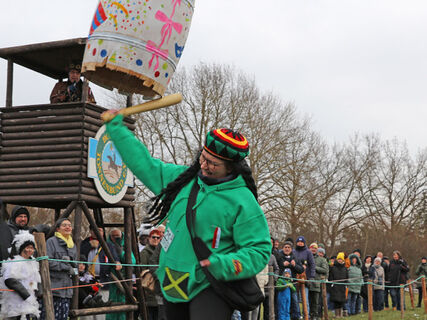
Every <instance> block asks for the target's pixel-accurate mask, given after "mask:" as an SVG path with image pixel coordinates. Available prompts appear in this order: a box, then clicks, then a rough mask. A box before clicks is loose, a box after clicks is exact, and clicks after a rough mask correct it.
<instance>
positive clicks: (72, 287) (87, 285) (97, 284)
mask: <svg viewBox="0 0 427 320" xmlns="http://www.w3.org/2000/svg"><path fill="white" fill-rule="evenodd" d="M135 280H136V279H135V278H131V279H124V280H117V281H107V282H95V283H88V284H82V285H77V286H69V287H60V288H52V289H51V291H56V290H65V289H74V288H83V287H92V286H98V287H103V286H104V285H107V284H113V283H117V282H129V281H135ZM0 291H9V292H11V291H14V290H12V289H0Z"/></svg>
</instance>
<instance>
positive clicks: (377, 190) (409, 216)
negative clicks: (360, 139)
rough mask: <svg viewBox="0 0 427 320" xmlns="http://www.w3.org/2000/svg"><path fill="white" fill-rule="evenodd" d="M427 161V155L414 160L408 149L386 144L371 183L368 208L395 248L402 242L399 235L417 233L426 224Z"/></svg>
mask: <svg viewBox="0 0 427 320" xmlns="http://www.w3.org/2000/svg"><path fill="white" fill-rule="evenodd" d="M426 161H427V156H426V153H420V154H418V155H417V156H416V159H415V160H413V159H411V157H410V155H409V152H408V150H407V148H406V145H405V144H402V143H399V142H398V141H397V140H392V141H386V142H385V143H383V144H382V146H381V156H380V158H379V160H378V164H377V167H376V170H375V171H374V175H373V176H372V178H371V179H370V180H369V184H370V192H369V195H368V197H367V198H366V203H367V206H366V208H367V210H369V211H370V213H371V216H372V219H373V221H374V222H375V223H378V224H379V225H380V226H381V228H383V229H384V230H385V231H387V233H388V234H389V235H390V243H391V246H396V245H397V243H398V242H399V241H400V239H399V237H396V235H398V234H400V233H402V232H405V233H411V232H414V231H416V230H417V226H419V225H420V224H421V223H422V222H423V213H424V212H423V211H422V210H421V209H422V208H424V207H425V192H426V183H427V175H426ZM402 227H403V229H402Z"/></svg>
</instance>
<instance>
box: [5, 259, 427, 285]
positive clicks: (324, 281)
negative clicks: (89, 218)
mask: <svg viewBox="0 0 427 320" xmlns="http://www.w3.org/2000/svg"><path fill="white" fill-rule="evenodd" d="M34 260H35V261H42V260H48V261H59V262H66V263H70V262H73V263H76V264H95V265H109V266H117V263H111V262H89V261H78V260H64V259H53V258H49V257H48V256H41V257H36V258H34V259H22V260H3V261H0V264H2V263H11V262H25V261H34ZM121 266H123V267H146V268H150V267H155V268H156V267H158V266H159V265H156V264H126V263H121ZM262 275H268V276H270V275H273V276H274V277H276V278H283V279H288V280H291V281H296V282H303V283H306V282H307V283H326V284H333V285H345V286H348V285H365V284H372V285H378V284H376V283H373V282H372V281H368V282H364V281H362V282H345V281H349V280H355V279H363V278H362V277H357V278H347V279H339V280H335V281H328V280H315V279H297V278H287V277H284V276H279V275H277V274H275V273H270V272H269V273H264V274H262ZM425 277H426V276H424V275H422V276H420V277H418V278H416V279H415V280H412V281H410V282H409V283H406V284H401V285H398V286H390V285H384V288H406V287H409V286H410V285H412V284H413V283H416V282H418V281H419V280H420V279H422V278H425ZM131 280H133V279H125V280H119V281H111V282H105V283H102V284H101V285H103V284H111V283H116V282H122V281H123V282H125V281H131ZM92 285H94V284H90V286H92ZM82 286H89V285H82ZM78 287H80V286H72V287H64V288H55V289H52V290H62V289H69V288H78ZM274 287H277V286H274ZM0 291H13V290H9V289H0Z"/></svg>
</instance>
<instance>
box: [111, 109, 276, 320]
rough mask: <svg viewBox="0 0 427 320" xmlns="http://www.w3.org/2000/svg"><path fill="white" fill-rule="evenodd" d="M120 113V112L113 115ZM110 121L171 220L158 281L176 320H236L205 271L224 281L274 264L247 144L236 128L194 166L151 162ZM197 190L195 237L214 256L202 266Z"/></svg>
mask: <svg viewBox="0 0 427 320" xmlns="http://www.w3.org/2000/svg"><path fill="white" fill-rule="evenodd" d="M107 112H109V113H113V114H115V113H117V111H112V110H110V111H107ZM122 120H123V116H122V115H116V117H115V118H114V119H113V120H112V121H110V122H109V123H107V133H108V134H109V136H110V137H111V139H112V140H113V142H114V144H115V146H116V148H117V149H118V151H119V152H120V154H121V156H122V158H123V160H124V162H125V163H126V164H127V165H128V167H129V168H130V169H131V170H132V172H133V173H134V174H135V175H136V176H137V177H138V178H139V179H140V180H141V182H142V183H144V184H145V185H146V186H147V187H148V188H149V189H150V190H151V191H152V192H153V193H154V194H156V197H155V198H154V205H153V207H152V208H151V210H150V214H151V218H152V220H153V221H157V222H159V221H163V220H164V221H166V222H167V225H166V231H165V234H164V237H163V239H162V242H161V245H162V249H161V253H160V262H159V269H158V271H157V276H158V278H159V281H160V286H161V289H162V292H163V295H164V297H165V299H166V301H167V303H166V312H167V318H168V320H174V319H191V320H194V319H208V320H209V319H212V320H213V319H230V318H231V314H232V311H233V310H231V308H230V307H229V305H228V304H227V302H226V301H225V300H223V299H222V297H221V296H220V294H217V293H216V292H215V291H214V289H213V288H212V287H211V286H210V283H209V281H208V280H207V278H206V276H205V274H204V272H203V270H202V268H208V270H209V271H210V273H211V274H212V275H213V276H214V277H215V278H216V279H217V280H221V281H232V280H238V279H244V278H249V277H252V276H254V275H256V274H257V273H259V272H260V271H261V270H263V269H264V267H265V266H266V265H267V263H268V260H269V258H270V253H271V242H270V235H269V230H268V226H267V221H266V219H265V216H264V213H263V212H262V210H261V208H260V206H259V204H258V202H257V188H256V185H255V181H254V179H253V177H252V172H251V169H250V167H249V166H248V164H247V163H246V161H245V157H246V156H247V155H248V154H249V144H248V141H247V140H246V138H245V137H244V136H243V135H241V134H240V133H238V132H235V131H232V130H229V129H217V130H212V131H209V132H208V134H207V136H206V142H205V145H204V147H203V149H202V150H200V151H199V153H198V155H197V157H196V159H195V160H194V161H193V163H192V164H191V166H189V167H187V166H181V165H175V164H170V163H163V162H162V161H160V160H158V159H154V158H152V157H151V156H150V154H149V152H148V150H147V148H146V147H145V146H144V145H143V144H142V143H141V142H139V141H138V140H137V139H136V138H135V137H134V135H133V134H132V132H130V131H129V130H128V129H127V128H126V127H125V126H124V125H123V123H122ZM194 184H198V186H199V187H200V189H199V191H198V193H197V195H196V201H195V205H194V206H193V207H192V208H193V210H194V211H195V223H194V225H195V227H194V229H193V230H194V231H195V233H196V235H197V236H198V237H200V238H201V239H202V241H203V242H204V243H205V244H206V245H207V246H208V248H209V249H210V251H211V252H212V254H211V255H210V256H209V258H208V259H204V260H202V261H198V259H197V258H196V255H195V253H194V250H193V246H192V241H191V237H190V234H189V231H188V228H187V224H186V207H187V203H188V201H189V194H190V190H191V189H192V187H193V185H194Z"/></svg>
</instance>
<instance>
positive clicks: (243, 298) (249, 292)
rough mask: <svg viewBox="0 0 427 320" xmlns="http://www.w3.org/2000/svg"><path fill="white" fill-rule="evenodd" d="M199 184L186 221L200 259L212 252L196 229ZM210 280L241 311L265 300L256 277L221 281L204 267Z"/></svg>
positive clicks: (191, 196)
mask: <svg viewBox="0 0 427 320" xmlns="http://www.w3.org/2000/svg"><path fill="white" fill-rule="evenodd" d="M199 188H200V187H199V184H198V183H197V181H195V182H194V185H193V187H192V188H191V192H190V196H189V198H188V203H187V210H186V214H185V215H186V221H187V227H188V232H189V233H190V237H191V243H192V244H193V249H194V253H195V254H196V257H197V259H198V260H199V261H201V260H205V259H207V258H209V256H210V255H211V254H212V252H211V251H210V249H209V248H208V246H207V245H206V244H205V243H204V242H203V241H202V239H200V238H199V237H197V236H196V234H195V231H194V222H195V216H196V215H195V212H194V210H193V209H192V208H193V206H194V204H195V203H196V198H197V193H198V192H199ZM193 234H194V236H193ZM202 270H203V272H204V273H205V275H206V278H207V279H208V280H209V282H210V284H211V286H212V288H213V289H214V290H215V292H216V293H217V294H218V296H220V297H221V298H222V299H223V300H224V301H225V302H226V303H227V304H228V305H229V306H230V307H231V308H233V309H234V310H240V311H252V310H254V309H255V308H256V307H258V306H259V305H260V304H261V302H262V301H263V300H264V295H263V294H262V291H261V289H260V288H259V285H258V282H257V281H256V277H255V276H253V277H251V278H248V279H242V280H234V281H219V280H217V279H215V277H214V276H213V275H212V273H210V271H209V270H208V268H207V267H203V268H202Z"/></svg>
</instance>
